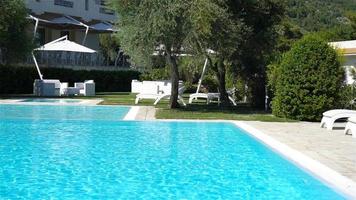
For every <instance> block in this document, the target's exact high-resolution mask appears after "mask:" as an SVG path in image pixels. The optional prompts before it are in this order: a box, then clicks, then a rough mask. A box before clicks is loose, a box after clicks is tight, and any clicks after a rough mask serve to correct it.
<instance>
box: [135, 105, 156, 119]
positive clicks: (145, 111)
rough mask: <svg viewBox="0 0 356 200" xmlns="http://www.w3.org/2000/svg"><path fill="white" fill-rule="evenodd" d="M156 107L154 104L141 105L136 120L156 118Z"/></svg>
mask: <svg viewBox="0 0 356 200" xmlns="http://www.w3.org/2000/svg"><path fill="white" fill-rule="evenodd" d="M155 115H156V109H155V108H154V107H153V106H140V108H139V110H138V113H137V115H136V117H135V120H154V119H155Z"/></svg>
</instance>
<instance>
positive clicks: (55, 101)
mask: <svg viewBox="0 0 356 200" xmlns="http://www.w3.org/2000/svg"><path fill="white" fill-rule="evenodd" d="M21 102H31V103H80V102H81V100H78V99H40V98H38V99H36V98H34V99H33V98H32V99H24V100H21Z"/></svg>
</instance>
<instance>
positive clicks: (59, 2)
mask: <svg viewBox="0 0 356 200" xmlns="http://www.w3.org/2000/svg"><path fill="white" fill-rule="evenodd" d="M54 5H57V6H64V7H68V8H73V5H74V2H72V1H66V0H54Z"/></svg>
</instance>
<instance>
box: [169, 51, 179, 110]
mask: <svg viewBox="0 0 356 200" xmlns="http://www.w3.org/2000/svg"><path fill="white" fill-rule="evenodd" d="M167 60H168V62H169V63H170V66H171V82H172V89H171V97H170V101H169V108H179V103H178V86H179V71H178V64H177V58H176V57H175V56H172V54H171V53H167Z"/></svg>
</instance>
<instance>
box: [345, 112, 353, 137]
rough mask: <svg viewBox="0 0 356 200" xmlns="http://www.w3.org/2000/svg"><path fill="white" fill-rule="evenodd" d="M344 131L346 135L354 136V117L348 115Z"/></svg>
mask: <svg viewBox="0 0 356 200" xmlns="http://www.w3.org/2000/svg"><path fill="white" fill-rule="evenodd" d="M344 133H345V134H346V135H352V137H353V138H356V117H350V118H348V119H347V123H346V127H345V131H344Z"/></svg>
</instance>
